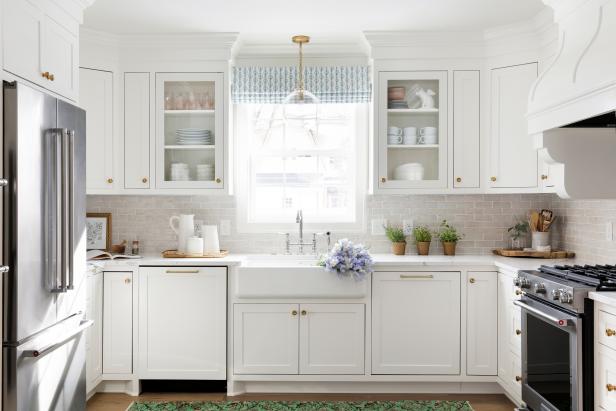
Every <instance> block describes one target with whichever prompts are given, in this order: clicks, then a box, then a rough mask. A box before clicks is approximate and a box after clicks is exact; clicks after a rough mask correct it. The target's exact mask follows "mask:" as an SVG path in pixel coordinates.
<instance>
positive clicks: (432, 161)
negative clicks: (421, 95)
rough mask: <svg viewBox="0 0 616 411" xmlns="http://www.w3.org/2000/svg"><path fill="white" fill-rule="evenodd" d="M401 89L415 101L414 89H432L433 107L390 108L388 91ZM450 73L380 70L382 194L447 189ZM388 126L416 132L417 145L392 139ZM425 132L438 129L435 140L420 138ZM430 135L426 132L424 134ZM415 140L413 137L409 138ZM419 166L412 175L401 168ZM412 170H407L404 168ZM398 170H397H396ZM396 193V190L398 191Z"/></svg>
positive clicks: (378, 130)
mask: <svg viewBox="0 0 616 411" xmlns="http://www.w3.org/2000/svg"><path fill="white" fill-rule="evenodd" d="M390 87H401V88H404V90H405V93H407V96H406V99H407V100H411V99H414V98H416V97H414V94H413V91H412V90H418V89H423V90H424V91H425V92H428V90H431V91H432V92H433V93H434V95H433V96H432V98H433V99H434V107H430V108H421V107H419V108H416V107H415V106H412V107H411V106H409V108H392V106H391V103H390V102H389V101H388V88H390ZM447 107H448V101H447V71H381V72H379V73H378V89H377V104H376V105H375V109H376V114H375V115H376V118H377V121H376V122H375V124H376V131H375V136H376V147H375V155H376V171H375V173H374V178H375V179H376V181H374V184H373V185H374V187H375V188H376V191H377V192H380V193H393V192H403V191H402V190H408V189H434V188H443V189H444V188H446V187H447V141H448V134H447ZM390 127H396V128H397V129H403V128H405V127H415V128H416V135H417V139H416V140H415V141H407V144H404V141H401V142H393V141H389V140H388V130H389V128H390ZM425 127H429V128H432V129H433V130H434V129H436V130H435V131H436V136H435V137H425V139H424V138H421V137H419V134H420V133H421V130H422V129H423V128H425ZM426 130H427V129H426ZM411 135H412V134H411ZM408 163H416V164H418V165H416V166H415V169H414V171H411V172H404V171H401V170H402V169H400V168H399V167H400V166H402V165H404V164H408ZM405 167H409V166H405ZM396 170H398V171H396ZM396 190H397V191H396Z"/></svg>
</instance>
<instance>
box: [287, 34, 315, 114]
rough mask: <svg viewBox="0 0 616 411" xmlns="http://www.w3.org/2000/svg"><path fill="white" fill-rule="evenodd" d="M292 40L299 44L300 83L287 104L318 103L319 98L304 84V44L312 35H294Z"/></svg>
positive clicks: (290, 95) (288, 98)
mask: <svg viewBox="0 0 616 411" xmlns="http://www.w3.org/2000/svg"><path fill="white" fill-rule="evenodd" d="M291 41H293V43H295V44H299V67H298V71H299V73H298V76H299V77H298V79H299V80H298V84H297V88H296V89H295V91H293V92H292V93H291V94H289V95H288V96H287V97H286V98H285V99H284V103H285V104H318V103H320V101H319V99H318V98H317V97H316V96H315V95H314V94H312V93H311V92H309V91H308V90H306V88H305V85H304V54H303V46H304V44H307V43H309V42H310V37H308V36H304V35H298V36H293V37H292V38H291Z"/></svg>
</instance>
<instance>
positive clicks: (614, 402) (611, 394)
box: [595, 344, 616, 410]
mask: <svg viewBox="0 0 616 411" xmlns="http://www.w3.org/2000/svg"><path fill="white" fill-rule="evenodd" d="M596 348H597V350H596V357H595V403H596V404H595V405H596V407H597V409H602V410H614V409H616V391H615V390H613V387H612V386H616V351H613V350H611V349H610V348H607V347H603V346H601V345H599V344H598V345H597V346H596ZM608 387H609V388H610V389H612V391H610V390H608Z"/></svg>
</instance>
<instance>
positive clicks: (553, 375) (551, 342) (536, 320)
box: [514, 296, 583, 411]
mask: <svg viewBox="0 0 616 411" xmlns="http://www.w3.org/2000/svg"><path fill="white" fill-rule="evenodd" d="M514 304H516V305H517V306H519V307H520V308H521V309H522V400H523V401H524V402H525V403H526V404H527V406H528V407H529V408H530V409H532V410H533V411H582V410H583V405H582V375H581V374H582V370H583V368H582V318H581V317H579V316H576V315H574V314H571V313H568V312H566V311H563V310H560V309H557V308H555V307H553V306H550V305H548V304H546V303H544V302H540V301H537V300H534V299H532V298H529V297H528V296H525V297H523V298H522V299H521V300H519V301H516V302H514Z"/></svg>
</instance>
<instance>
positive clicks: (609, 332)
mask: <svg viewBox="0 0 616 411" xmlns="http://www.w3.org/2000/svg"><path fill="white" fill-rule="evenodd" d="M605 335H606V336H608V337H613V336H615V335H616V330H612V329H611V328H607V329H606V330H605Z"/></svg>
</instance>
